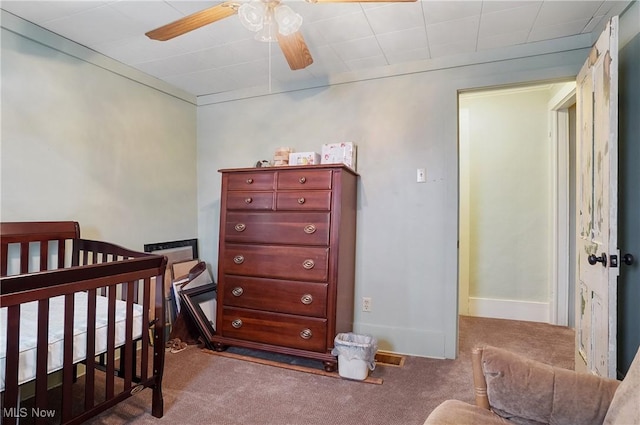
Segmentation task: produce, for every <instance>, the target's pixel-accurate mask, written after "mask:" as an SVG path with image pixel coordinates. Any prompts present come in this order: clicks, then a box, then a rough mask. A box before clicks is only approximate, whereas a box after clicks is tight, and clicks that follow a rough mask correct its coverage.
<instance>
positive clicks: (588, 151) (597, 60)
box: [576, 17, 619, 378]
mask: <svg viewBox="0 0 640 425" xmlns="http://www.w3.org/2000/svg"><path fill="white" fill-rule="evenodd" d="M576 100H577V126H578V129H577V130H578V131H577V132H578V134H577V136H578V139H577V176H576V177H577V181H576V184H577V198H578V199H577V200H576V202H577V208H576V215H577V217H576V219H577V223H576V224H577V229H576V257H577V258H576V260H577V270H576V277H577V279H576V285H577V287H576V294H577V303H576V350H577V355H576V370H580V369H583V370H584V368H585V367H586V369H587V370H588V371H590V372H592V373H595V374H598V375H601V376H608V377H611V378H615V376H616V304H617V297H616V290H617V281H618V274H619V272H618V271H619V268H618V258H619V252H618V249H617V248H618V247H617V243H618V240H617V239H618V238H617V231H618V229H617V203H618V199H617V193H618V18H617V17H614V18H612V19H611V21H610V22H609V24H608V25H607V28H605V30H604V32H603V33H602V35H601V36H600V38H599V39H598V41H597V42H596V44H595V45H594V47H593V49H592V51H591V53H590V54H589V58H588V59H587V61H586V62H585V64H584V65H583V67H582V69H581V71H580V73H579V74H578V78H577V92H576Z"/></svg>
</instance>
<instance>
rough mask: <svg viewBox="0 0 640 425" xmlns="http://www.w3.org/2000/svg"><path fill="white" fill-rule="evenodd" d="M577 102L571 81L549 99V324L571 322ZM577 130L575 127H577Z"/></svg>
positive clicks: (574, 88) (567, 323) (566, 323)
mask: <svg viewBox="0 0 640 425" xmlns="http://www.w3.org/2000/svg"><path fill="white" fill-rule="evenodd" d="M575 103H576V86H575V84H569V82H567V85H566V86H565V87H563V88H562V89H561V90H560V91H558V93H557V94H556V95H555V96H554V97H553V98H552V99H551V100H550V101H549V126H550V127H549V135H550V143H551V146H552V147H553V149H552V151H551V152H552V158H551V162H552V170H553V175H552V178H551V192H552V199H553V202H552V204H551V216H552V217H553V223H552V225H553V228H552V237H553V240H554V243H553V248H552V258H551V273H550V277H551V279H550V282H549V283H550V288H549V293H550V294H551V297H550V300H549V310H550V311H549V323H552V324H555V325H562V326H567V325H569V317H571V316H570V315H571V314H573V312H571V311H569V296H570V295H569V294H570V291H569V285H570V284H571V283H570V282H569V277H570V272H569V271H570V268H571V267H573V265H572V264H571V259H570V258H569V255H566V254H567V253H569V251H570V248H571V244H572V241H571V240H570V232H569V229H570V226H571V225H572V224H573V218H572V217H570V208H569V205H570V200H569V194H570V191H569V183H570V181H571V180H570V179H571V178H572V176H570V175H569V168H570V167H569V161H570V158H569V138H570V128H569V112H568V108H569V107H570V106H572V105H574V104H575ZM574 131H575V129H574ZM573 178H574V179H575V176H573Z"/></svg>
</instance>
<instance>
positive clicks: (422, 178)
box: [416, 168, 427, 183]
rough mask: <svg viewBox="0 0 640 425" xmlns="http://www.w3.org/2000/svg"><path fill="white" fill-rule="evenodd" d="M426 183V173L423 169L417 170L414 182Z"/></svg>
mask: <svg viewBox="0 0 640 425" xmlns="http://www.w3.org/2000/svg"><path fill="white" fill-rule="evenodd" d="M426 181H427V172H426V170H425V169H424V168H418V172H417V176H416V182H418V183H424V182H426Z"/></svg>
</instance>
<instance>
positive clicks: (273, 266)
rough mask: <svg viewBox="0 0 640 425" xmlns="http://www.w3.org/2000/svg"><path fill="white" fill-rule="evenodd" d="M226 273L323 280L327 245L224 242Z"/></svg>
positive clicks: (313, 280)
mask: <svg viewBox="0 0 640 425" xmlns="http://www.w3.org/2000/svg"><path fill="white" fill-rule="evenodd" d="M222 267H223V270H224V271H225V273H226V274H234V275H242V276H258V277H271V278H277V279H292V280H303V281H311V282H326V281H327V277H328V267H329V248H320V247H300V246H275V245H241V244H230V243H228V244H226V245H225V248H224V256H223V258H222Z"/></svg>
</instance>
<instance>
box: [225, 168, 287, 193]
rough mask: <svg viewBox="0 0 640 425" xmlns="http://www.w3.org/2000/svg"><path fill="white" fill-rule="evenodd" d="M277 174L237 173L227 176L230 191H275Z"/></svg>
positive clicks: (262, 172)
mask: <svg viewBox="0 0 640 425" xmlns="http://www.w3.org/2000/svg"><path fill="white" fill-rule="evenodd" d="M275 176H276V174H275V172H273V171H271V172H264V171H261V172H255V173H237V174H228V175H227V189H228V190H273V187H274V183H275Z"/></svg>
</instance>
